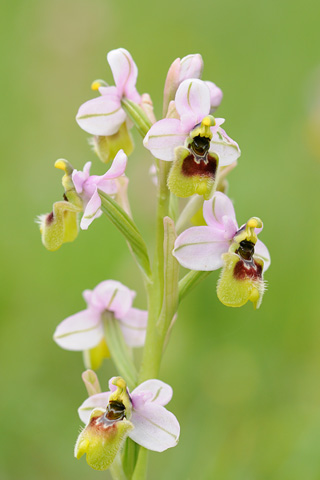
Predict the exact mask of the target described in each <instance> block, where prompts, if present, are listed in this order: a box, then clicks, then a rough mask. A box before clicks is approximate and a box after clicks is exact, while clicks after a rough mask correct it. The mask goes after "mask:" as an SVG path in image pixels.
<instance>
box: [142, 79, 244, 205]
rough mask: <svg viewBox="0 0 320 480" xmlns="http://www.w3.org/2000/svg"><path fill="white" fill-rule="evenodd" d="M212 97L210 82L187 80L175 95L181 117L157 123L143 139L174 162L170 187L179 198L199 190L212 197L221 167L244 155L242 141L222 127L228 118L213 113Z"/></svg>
mask: <svg viewBox="0 0 320 480" xmlns="http://www.w3.org/2000/svg"><path fill="white" fill-rule="evenodd" d="M211 97H212V92H211V90H210V87H209V86H208V85H207V83H206V82H203V81H201V80H199V79H189V80H185V81H183V82H182V83H181V85H180V86H179V88H178V90H177V93H176V96H175V108H176V111H177V113H178V115H179V118H165V119H163V120H160V121H159V122H156V123H155V124H154V125H153V126H152V127H151V128H150V130H149V132H148V133H147V135H146V137H145V138H144V141H143V143H144V146H145V147H146V148H148V149H149V150H150V151H151V153H152V154H153V155H154V156H155V157H156V158H159V159H161V160H166V161H172V162H173V165H172V168H171V171H170V174H169V178H168V186H169V188H170V190H171V192H172V193H174V194H175V195H177V196H178V197H188V196H191V195H193V194H194V193H197V194H199V195H203V196H204V198H205V199H206V200H207V199H209V198H210V197H211V196H212V194H213V192H214V185H215V180H216V173H217V169H218V166H220V167H224V166H227V165H230V164H231V163H233V162H234V161H235V160H237V158H238V157H239V156H240V149H239V146H238V144H237V143H236V142H235V141H234V140H232V139H231V138H230V137H229V136H228V135H227V134H226V132H225V131H224V130H223V129H222V128H221V125H222V124H223V123H224V119H222V118H214V117H213V116H212V115H210V111H211Z"/></svg>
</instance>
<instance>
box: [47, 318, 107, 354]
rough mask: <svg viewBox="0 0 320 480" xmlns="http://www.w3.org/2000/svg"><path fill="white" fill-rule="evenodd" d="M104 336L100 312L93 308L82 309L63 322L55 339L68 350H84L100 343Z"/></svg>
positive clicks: (57, 329) (58, 327)
mask: <svg viewBox="0 0 320 480" xmlns="http://www.w3.org/2000/svg"><path fill="white" fill-rule="evenodd" d="M102 337H103V329H102V325H101V322H100V314H99V313H98V312H96V311H95V310H92V309H86V310H82V311H81V312H78V313H76V314H74V315H71V316H70V317H68V318H66V319H65V320H63V322H61V323H60V324H59V325H58V326H57V328H56V331H55V332H54V335H53V339H54V340H55V342H56V343H57V344H58V345H59V346H60V347H62V348H65V349H66V350H74V351H82V350H89V349H90V348H93V347H95V346H96V345H98V343H99V342H100V340H101V339H102Z"/></svg>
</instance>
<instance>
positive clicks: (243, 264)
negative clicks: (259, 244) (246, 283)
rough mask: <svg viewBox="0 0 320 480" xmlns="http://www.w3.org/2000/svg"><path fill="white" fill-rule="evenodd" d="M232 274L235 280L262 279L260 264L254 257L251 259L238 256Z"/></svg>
mask: <svg viewBox="0 0 320 480" xmlns="http://www.w3.org/2000/svg"><path fill="white" fill-rule="evenodd" d="M233 276H234V278H236V279H237V280H246V279H249V278H250V279H252V280H261V279H262V266H261V265H259V263H257V262H256V261H255V260H254V258H252V259H251V260H245V259H242V258H241V257H240V259H239V260H238V262H237V263H236V265H235V267H234V270H233Z"/></svg>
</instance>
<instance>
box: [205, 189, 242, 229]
mask: <svg viewBox="0 0 320 480" xmlns="http://www.w3.org/2000/svg"><path fill="white" fill-rule="evenodd" d="M225 216H227V217H229V218H230V219H231V220H233V221H234V227H235V229H234V232H233V235H234V234H235V233H236V231H237V228H238V225H237V221H236V214H235V211H234V207H233V203H232V201H231V200H230V198H229V197H228V196H227V195H225V194H224V193H222V192H215V194H214V195H213V197H212V198H211V199H210V200H206V201H205V202H204V203H203V217H204V219H205V221H206V222H207V224H208V225H209V226H210V227H216V228H221V229H224V224H225V220H224V217H225Z"/></svg>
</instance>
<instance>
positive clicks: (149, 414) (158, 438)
mask: <svg viewBox="0 0 320 480" xmlns="http://www.w3.org/2000/svg"><path fill="white" fill-rule="evenodd" d="M130 420H131V422H132V423H133V425H134V427H135V428H134V429H133V430H132V431H131V432H130V433H129V437H130V438H131V439H132V440H133V441H134V442H136V443H138V444H139V445H141V446H142V447H145V448H147V449H148V450H153V451H155V452H163V451H164V450H167V449H168V448H171V447H175V446H176V445H177V443H178V440H179V435H180V425H179V422H178V420H177V419H176V417H175V416H174V415H173V413H171V412H169V411H168V410H167V409H166V408H165V407H162V406H161V405H157V404H155V403H146V404H145V405H143V407H142V408H141V409H139V410H133V412H132V417H131V419H130Z"/></svg>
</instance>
